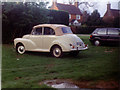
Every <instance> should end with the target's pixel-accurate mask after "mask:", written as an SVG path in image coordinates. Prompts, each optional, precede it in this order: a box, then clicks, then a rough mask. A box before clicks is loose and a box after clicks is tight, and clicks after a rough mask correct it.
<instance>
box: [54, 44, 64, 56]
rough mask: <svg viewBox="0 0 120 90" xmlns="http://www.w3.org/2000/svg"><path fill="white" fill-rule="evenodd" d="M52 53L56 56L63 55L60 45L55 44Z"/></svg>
mask: <svg viewBox="0 0 120 90" xmlns="http://www.w3.org/2000/svg"><path fill="white" fill-rule="evenodd" d="M52 55H53V56H54V57H56V58H59V57H62V55H63V52H62V49H61V48H60V47H59V46H54V47H53V49H52Z"/></svg>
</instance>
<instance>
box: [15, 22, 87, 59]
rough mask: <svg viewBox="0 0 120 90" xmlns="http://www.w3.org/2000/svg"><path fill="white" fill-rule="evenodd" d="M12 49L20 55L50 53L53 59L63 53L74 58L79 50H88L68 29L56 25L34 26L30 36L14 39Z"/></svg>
mask: <svg viewBox="0 0 120 90" xmlns="http://www.w3.org/2000/svg"><path fill="white" fill-rule="evenodd" d="M14 47H15V48H16V51H17V52H18V53H20V54H23V53H25V51H37V52H51V53H52V55H53V56H54V57H61V56H62V54H63V52H69V53H71V55H74V56H76V55H78V53H79V51H80V50H85V49H88V46H87V45H85V44H84V42H83V41H82V40H81V39H80V38H79V37H78V36H77V35H75V34H73V33H72V31H71V29H70V27H68V26H65V25H58V24H41V25H37V26H34V27H33V29H32V32H31V34H29V35H24V36H23V37H22V38H16V39H14Z"/></svg>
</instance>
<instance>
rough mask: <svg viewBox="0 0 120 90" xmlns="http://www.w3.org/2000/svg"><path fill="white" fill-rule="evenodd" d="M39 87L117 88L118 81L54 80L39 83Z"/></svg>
mask: <svg viewBox="0 0 120 90" xmlns="http://www.w3.org/2000/svg"><path fill="white" fill-rule="evenodd" d="M39 84H40V85H42V84H45V85H47V86H50V87H53V88H79V89H82V88H118V87H119V83H118V81H114V80H109V81H104V80H98V81H73V80H71V79H66V80H64V79H55V80H46V81H43V82H40V83H39Z"/></svg>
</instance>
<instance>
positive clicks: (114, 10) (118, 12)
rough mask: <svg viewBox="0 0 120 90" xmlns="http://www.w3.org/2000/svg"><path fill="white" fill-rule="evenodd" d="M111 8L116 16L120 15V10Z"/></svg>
mask: <svg viewBox="0 0 120 90" xmlns="http://www.w3.org/2000/svg"><path fill="white" fill-rule="evenodd" d="M110 10H111V13H112V15H113V16H114V17H118V16H119V15H120V10H117V9H110Z"/></svg>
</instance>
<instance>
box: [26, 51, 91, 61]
mask: <svg viewBox="0 0 120 90" xmlns="http://www.w3.org/2000/svg"><path fill="white" fill-rule="evenodd" d="M26 54H27V55H33V56H40V57H47V58H51V57H52V58H55V57H54V56H52V55H51V53H49V52H31V51H26ZM89 57H90V55H87V54H82V53H81V52H80V53H79V55H77V56H72V55H70V54H69V53H63V56H62V57H61V58H59V59H69V60H70V59H83V58H89Z"/></svg>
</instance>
